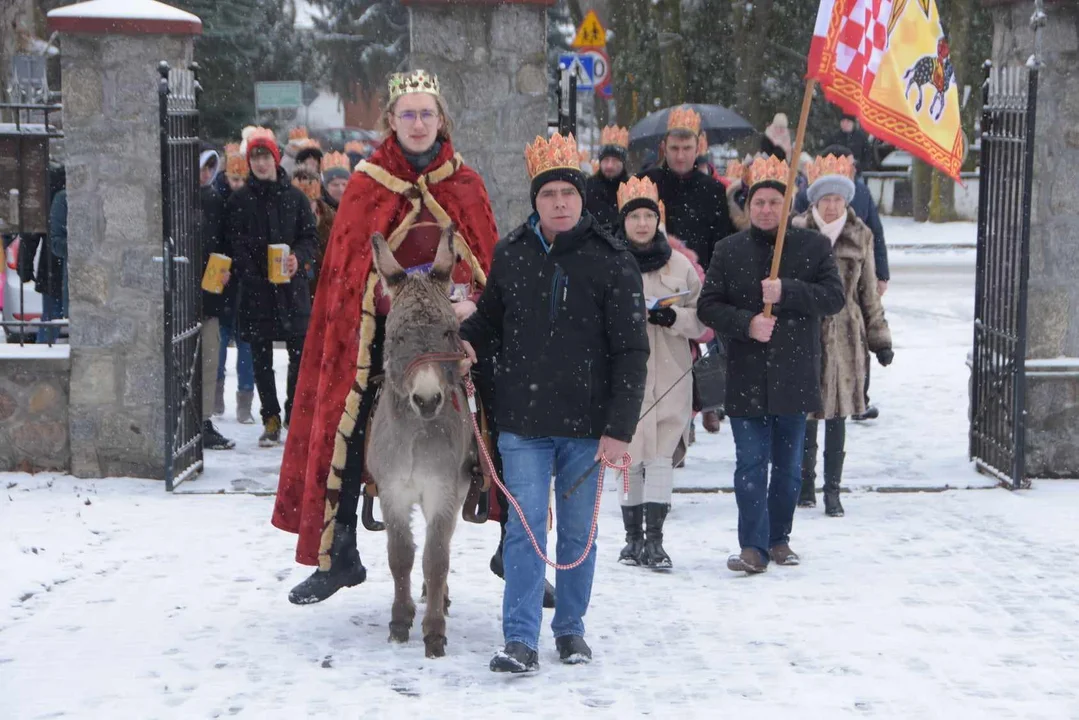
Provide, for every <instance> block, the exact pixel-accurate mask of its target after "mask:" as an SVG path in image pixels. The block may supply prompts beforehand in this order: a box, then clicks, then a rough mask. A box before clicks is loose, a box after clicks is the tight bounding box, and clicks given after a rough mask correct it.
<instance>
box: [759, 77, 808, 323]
mask: <svg viewBox="0 0 1079 720" xmlns="http://www.w3.org/2000/svg"><path fill="white" fill-rule="evenodd" d="M816 86H817V81H816V80H806V92H805V97H803V98H802V114H801V115H800V116H799V117H798V132H797V134H796V135H795V138H794V151H793V157H791V158H790V165H791V167H790V174H789V175H788V176H787V191H786V192H785V193H784V194H783V215H782V216H781V217H780V221H779V232H778V233H776V249H775V253H774V254H773V255H772V272H771V274H769V275H768V277H769V279H771V280H775V279H776V278H778V277H779V261H780V260H781V259H782V258H783V241H784V240H786V239H787V223H788V222H790V214H791V205H793V204H794V188H795V187H796V183H797V180H798V161H799V158H800V157H801V156H802V144H803V143H804V142H805V139H806V125H807V124H808V122H809V108H810V106H811V105H812V104H813V89H814V88H815V87H816ZM764 316H765V317H769V318H770V317H772V303H766V304H765V305H764Z"/></svg>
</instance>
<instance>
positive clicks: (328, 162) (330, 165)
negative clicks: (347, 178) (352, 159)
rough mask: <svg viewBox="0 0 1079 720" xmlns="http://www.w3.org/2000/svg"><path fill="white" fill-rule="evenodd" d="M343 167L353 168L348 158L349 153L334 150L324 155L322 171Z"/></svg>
mask: <svg viewBox="0 0 1079 720" xmlns="http://www.w3.org/2000/svg"><path fill="white" fill-rule="evenodd" d="M337 168H341V169H343V170H351V169H352V167H351V164H350V163H349V160H348V155H345V154H344V153H339V152H332V153H329V154H327V155H324V156H323V157H322V172H326V171H327V170H335V169H337Z"/></svg>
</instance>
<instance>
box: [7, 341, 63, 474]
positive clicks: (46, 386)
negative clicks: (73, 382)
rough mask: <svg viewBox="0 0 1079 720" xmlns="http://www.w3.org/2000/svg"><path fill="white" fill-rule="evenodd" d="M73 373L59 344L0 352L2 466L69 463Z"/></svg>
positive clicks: (30, 467) (29, 468) (32, 469)
mask: <svg viewBox="0 0 1079 720" xmlns="http://www.w3.org/2000/svg"><path fill="white" fill-rule="evenodd" d="M0 347H3V346H2V345H0ZM17 349H18V348H17ZM54 351H55V352H54ZM69 375H70V365H69V361H68V358H67V357H66V356H65V355H64V353H63V352H62V349H61V346H57V347H56V348H54V349H52V350H50V351H49V355H48V356H46V357H37V356H35V355H34V354H32V353H31V352H27V354H26V355H25V356H23V357H20V356H18V355H15V356H5V357H0V471H5V472H6V471H21V472H37V471H39V470H60V471H66V470H67V469H68V465H69V463H70V461H71V448H70V445H69V443H68V377H69Z"/></svg>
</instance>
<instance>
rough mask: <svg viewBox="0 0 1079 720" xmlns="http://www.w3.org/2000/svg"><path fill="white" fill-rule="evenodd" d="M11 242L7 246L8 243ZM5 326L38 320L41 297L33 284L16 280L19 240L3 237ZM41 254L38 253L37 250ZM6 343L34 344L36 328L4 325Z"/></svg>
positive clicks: (16, 237) (35, 260) (17, 276)
mask: <svg viewBox="0 0 1079 720" xmlns="http://www.w3.org/2000/svg"><path fill="white" fill-rule="evenodd" d="M9 240H10V241H11V242H10V244H8V241H9ZM4 244H5V248H4V306H3V317H4V322H16V321H19V320H27V321H30V320H40V319H41V309H42V302H41V293H39V292H38V291H37V287H36V286H35V285H34V283H32V282H29V283H24V282H23V281H22V280H21V279H20V278H19V245H20V244H21V239H20V238H19V237H18V236H17V235H16V236H14V238H13V239H12V237H11V236H5V239H4ZM38 252H40V249H39V250H38ZM34 267H37V258H36V257H35V258H34ZM4 330H5V332H6V333H7V341H8V342H9V343H12V342H19V341H20V340H21V341H23V342H33V341H34V338H35V337H36V336H37V327H36V326H34V327H30V326H22V327H20V326H18V325H5V326H4Z"/></svg>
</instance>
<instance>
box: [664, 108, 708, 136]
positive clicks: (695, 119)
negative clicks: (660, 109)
mask: <svg viewBox="0 0 1079 720" xmlns="http://www.w3.org/2000/svg"><path fill="white" fill-rule="evenodd" d="M672 130H686V131H688V132H691V133H693V134H694V135H699V134H700V132H701V116H700V115H698V114H697V111H696V110H694V109H693V108H691V107H676V108H675V109H674V110H671V113H670V115H668V116H667V132H671V131H672Z"/></svg>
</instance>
